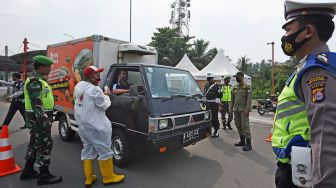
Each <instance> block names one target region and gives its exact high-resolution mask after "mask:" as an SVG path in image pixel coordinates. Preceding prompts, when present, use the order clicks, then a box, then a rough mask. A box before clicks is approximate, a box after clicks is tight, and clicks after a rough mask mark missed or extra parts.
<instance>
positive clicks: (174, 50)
mask: <svg viewBox="0 0 336 188" xmlns="http://www.w3.org/2000/svg"><path fill="white" fill-rule="evenodd" d="M157 30H158V32H155V33H154V34H153V35H154V36H153V37H152V41H151V42H150V43H149V45H150V46H153V47H155V48H156V50H157V51H158V54H159V64H161V65H167V66H175V65H176V64H177V63H178V62H179V61H180V60H181V59H182V57H183V55H184V54H185V53H187V52H188V51H189V50H190V48H191V44H189V41H190V39H191V37H180V36H179V35H178V31H177V29H171V28H169V27H163V28H157Z"/></svg>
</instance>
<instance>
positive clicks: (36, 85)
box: [27, 78, 42, 92]
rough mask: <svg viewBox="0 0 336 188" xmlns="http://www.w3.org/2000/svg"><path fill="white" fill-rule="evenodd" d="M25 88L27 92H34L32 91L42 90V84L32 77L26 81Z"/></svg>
mask: <svg viewBox="0 0 336 188" xmlns="http://www.w3.org/2000/svg"><path fill="white" fill-rule="evenodd" d="M27 90H28V91H29V92H34V91H36V92H38V91H40V90H42V84H41V82H40V81H39V80H38V79H36V78H32V79H30V80H29V82H28V83H27Z"/></svg>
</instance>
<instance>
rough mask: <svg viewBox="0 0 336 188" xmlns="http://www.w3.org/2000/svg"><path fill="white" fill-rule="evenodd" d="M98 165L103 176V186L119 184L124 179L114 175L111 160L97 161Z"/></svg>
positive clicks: (121, 176) (122, 176)
mask: <svg viewBox="0 0 336 188" xmlns="http://www.w3.org/2000/svg"><path fill="white" fill-rule="evenodd" d="M98 164H99V169H100V173H101V175H102V176H103V183H104V185H109V184H116V183H120V182H122V181H123V180H124V179H125V176H124V175H118V174H115V173H114V171H113V162H112V158H110V159H107V160H98Z"/></svg>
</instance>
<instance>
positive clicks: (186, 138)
mask: <svg viewBox="0 0 336 188" xmlns="http://www.w3.org/2000/svg"><path fill="white" fill-rule="evenodd" d="M198 133H199V130H198V129H196V130H192V131H189V132H186V133H183V140H182V142H183V143H185V142H188V141H190V140H193V139H196V138H198V135H199V134H198Z"/></svg>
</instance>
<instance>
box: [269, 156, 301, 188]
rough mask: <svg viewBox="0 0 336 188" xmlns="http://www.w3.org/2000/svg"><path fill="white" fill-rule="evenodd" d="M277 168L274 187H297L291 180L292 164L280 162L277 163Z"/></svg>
mask: <svg viewBox="0 0 336 188" xmlns="http://www.w3.org/2000/svg"><path fill="white" fill-rule="evenodd" d="M277 166H278V169H277V170H276V172H275V186H276V188H298V186H296V185H294V184H293V181H292V166H291V165H289V164H284V163H281V162H278V163H277Z"/></svg>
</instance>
